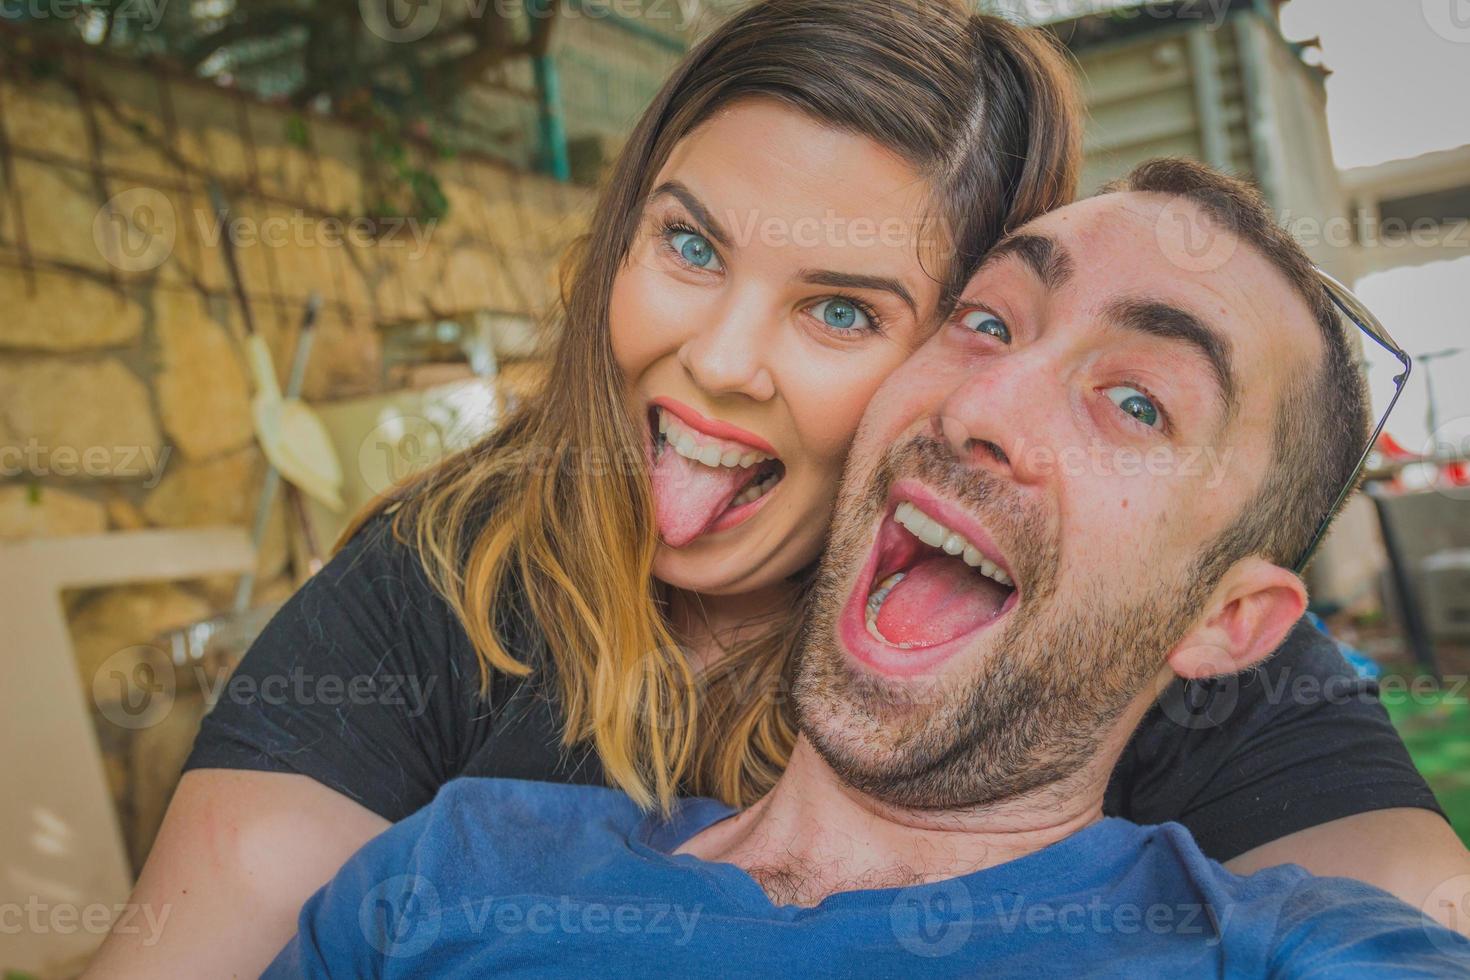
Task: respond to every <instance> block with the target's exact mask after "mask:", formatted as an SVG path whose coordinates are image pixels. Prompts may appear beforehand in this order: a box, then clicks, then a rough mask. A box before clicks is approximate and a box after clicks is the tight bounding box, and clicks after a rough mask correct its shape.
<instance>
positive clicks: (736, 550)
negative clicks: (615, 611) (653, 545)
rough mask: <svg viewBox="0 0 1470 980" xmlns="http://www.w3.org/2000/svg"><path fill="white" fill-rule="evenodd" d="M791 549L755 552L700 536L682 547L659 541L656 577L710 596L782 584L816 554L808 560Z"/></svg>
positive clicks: (813, 557)
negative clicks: (788, 552) (791, 553)
mask: <svg viewBox="0 0 1470 980" xmlns="http://www.w3.org/2000/svg"><path fill="white" fill-rule="evenodd" d="M787 551H788V549H785V548H782V549H779V550H778V551H776V552H762V553H760V554H757V553H754V552H753V551H752V549H751V548H750V547H749V546H742V543H741V542H738V541H713V540H711V541H706V540H704V539H703V538H698V539H696V540H694V541H692V542H691V543H690V544H689V545H687V546H686V547H683V548H671V547H669V546H668V545H665V544H660V545H659V546H658V551H657V552H655V554H654V556H653V577H654V578H656V579H658V580H659V581H660V582H662V583H664V584H665V585H668V586H672V587H673V588H676V589H680V590H682V591H684V592H697V593H699V594H700V595H707V596H739V595H747V594H750V593H753V592H759V591H761V590H763V589H768V588H771V587H772V586H776V585H782V584H784V583H786V581H787V580H788V579H789V578H790V577H791V576H792V575H794V574H796V573H797V572H798V571H800V570H801V569H802V568H804V567H806V565H808V564H810V562H811V561H812V560H814V559H815V558H816V556H817V552H816V550H815V549H812V553H811V555H810V556H808V557H807V559H806V560H805V561H802V560H800V556H794V557H793V556H792V555H790V554H787V553H786V552H787Z"/></svg>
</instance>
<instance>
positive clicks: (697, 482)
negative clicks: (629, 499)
mask: <svg viewBox="0 0 1470 980" xmlns="http://www.w3.org/2000/svg"><path fill="white" fill-rule="evenodd" d="M690 414H691V415H692V414H693V413H692V412H691V413H690ZM648 424H649V429H650V432H651V435H652V456H653V458H652V460H651V464H650V467H651V468H650V472H651V479H652V483H653V496H654V507H655V510H656V513H657V518H658V533H659V537H660V538H661V539H662V540H663V542H664V543H665V544H667V545H669V546H670V547H674V548H682V547H684V546H685V545H687V544H689V543H690V542H692V541H693V540H694V539H695V538H698V537H699V536H700V535H702V534H706V533H712V532H715V531H724V530H727V529H729V528H732V527H734V526H736V525H737V524H740V523H742V522H744V521H745V520H747V519H748V518H750V517H752V516H753V515H754V514H755V512H756V511H757V510H759V509H760V508H761V507H762V506H764V504H765V502H766V501H767V499H769V497H770V494H771V492H772V491H773V490H775V489H776V486H777V485H778V484H779V483H780V482H781V478H782V477H784V476H785V475H786V466H785V464H783V463H782V462H781V460H779V459H777V458H776V457H775V456H773V455H771V454H769V453H767V452H764V451H763V450H761V449H757V448H756V447H754V446H751V445H749V444H747V443H745V442H741V441H739V440H736V439H731V438H726V437H723V436H721V435H718V434H711V433H710V432H708V431H705V429H707V428H714V427H715V426H716V425H717V423H711V422H710V421H709V420H706V419H703V418H702V417H695V418H684V417H681V416H680V415H679V414H677V413H676V412H674V411H672V410H670V409H669V408H667V407H665V406H664V405H660V404H655V405H653V406H652V407H650V408H649V411H648Z"/></svg>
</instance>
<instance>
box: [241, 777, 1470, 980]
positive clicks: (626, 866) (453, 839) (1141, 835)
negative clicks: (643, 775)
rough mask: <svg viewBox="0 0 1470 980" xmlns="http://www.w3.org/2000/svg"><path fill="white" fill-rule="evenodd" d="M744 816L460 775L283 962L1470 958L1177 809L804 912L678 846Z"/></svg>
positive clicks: (1377, 896) (1111, 968)
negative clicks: (646, 805) (1193, 826)
mask: <svg viewBox="0 0 1470 980" xmlns="http://www.w3.org/2000/svg"><path fill="white" fill-rule="evenodd" d="M732 812H733V811H732V810H731V809H730V808H728V807H726V806H723V805H722V804H720V803H717V802H715V801H712V800H685V801H683V802H682V803H681V804H680V805H679V807H678V808H677V810H676V812H675V813H674V815H673V817H672V819H669V820H665V819H661V818H658V817H650V816H649V815H647V814H645V813H644V812H642V811H640V810H639V809H638V808H637V807H636V806H635V805H634V804H633V803H632V802H631V801H630V800H629V799H628V798H627V797H626V796H624V795H623V794H621V793H619V792H616V791H613V790H609V789H602V788H598V787H588V786H569V785H560V784H552V783H539V782H526V781H521V780H505V779H459V780H455V781H453V782H450V783H448V784H447V785H445V786H444V788H443V789H442V790H441V791H440V792H439V795H438V796H437V797H436V798H435V800H434V802H433V803H432V804H430V805H429V806H427V807H425V808H424V809H423V810H420V811H419V812H418V813H416V814H414V815H413V816H412V817H409V818H408V819H407V820H404V821H403V822H401V823H398V824H396V825H394V826H393V827H391V828H389V829H388V830H387V831H385V832H384V833H383V834H382V835H381V836H379V837H377V838H376V839H374V840H372V841H370V842H369V843H368V844H367V845H366V846H364V847H363V849H362V850H361V851H359V852H358V853H357V854H356V855H355V856H353V857H352V859H351V860H349V861H348V862H347V864H346V865H345V866H344V867H343V868H342V870H341V871H339V872H338V873H337V876H336V877H335V878H333V879H332V881H330V882H328V883H327V884H326V886H324V887H323V888H322V889H321V890H320V891H318V892H317V893H316V894H315V895H314V896H312V897H311V899H310V900H308V901H307V903H306V905H305V906H304V907H303V908H302V910H301V917H300V921H299V925H298V933H297V935H296V937H295V938H294V939H292V940H291V943H290V944H289V945H288V946H287V947H286V948H285V949H284V950H282V951H281V953H280V955H279V956H277V957H276V960H275V962H274V963H272V964H271V966H270V968H269V969H268V970H267V971H266V973H265V975H266V976H267V977H286V976H290V977H297V976H308V977H326V976H332V977H345V976H358V977H362V976H392V977H482V976H491V975H497V976H498V975H502V974H517V973H519V974H526V975H535V976H538V977H578V978H581V977H587V976H625V975H626V976H671V977H673V976H677V977H705V976H751V977H762V978H766V977H772V976H785V975H793V976H834V977H835V976H843V977H850V976H875V977H909V976H915V975H922V976H925V977H949V976H956V977H958V976H967V977H973V976H978V975H984V976H989V977H995V976H1000V977H1012V976H1014V977H1027V978H1035V977H1046V976H1055V975H1066V976H1068V977H1069V978H1075V977H1128V978H1138V977H1169V978H1176V977H1195V976H1230V977H1250V978H1257V977H1266V976H1283V977H1309V976H1311V977H1315V976H1344V975H1346V976H1359V975H1368V974H1370V973H1377V974H1378V975H1381V976H1393V977H1401V976H1424V977H1452V976H1454V977H1463V976H1470V940H1467V939H1465V938H1464V937H1462V936H1460V935H1458V934H1457V933H1452V932H1450V931H1448V930H1446V929H1444V928H1441V927H1440V926H1438V925H1436V924H1434V923H1433V922H1432V921H1431V920H1429V919H1428V918H1426V917H1425V916H1423V915H1422V914H1421V913H1420V912H1419V911H1418V910H1417V909H1414V908H1411V907H1410V906H1408V905H1405V904H1403V903H1402V902H1399V901H1398V900H1397V899H1395V898H1393V897H1392V896H1390V895H1389V894H1387V893H1386V892H1383V891H1380V890H1378V889H1376V888H1372V887H1370V886H1368V885H1365V884H1362V883H1360V882H1356V881H1349V880H1347V879H1342V878H1317V877H1313V876H1311V875H1308V874H1307V873H1306V872H1305V871H1303V870H1302V869H1300V868H1296V867H1291V866H1287V867H1281V868H1273V869H1271V870H1268V871H1263V872H1261V873H1259V874H1255V875H1252V876H1250V877H1240V876H1238V875H1234V874H1231V873H1230V872H1228V871H1226V870H1225V869H1224V868H1223V867H1221V866H1220V865H1219V864H1217V863H1215V862H1213V861H1211V860H1209V859H1208V858H1206V857H1205V856H1204V855H1203V854H1202V853H1201V852H1200V850H1199V848H1198V847H1196V846H1195V843H1194V840H1193V839H1192V838H1191V837H1190V836H1189V834H1188V832H1187V831H1185V830H1184V829H1183V828H1182V827H1180V826H1178V825H1177V824H1165V825H1162V826H1156V827H1141V826H1138V825H1136V824H1132V823H1129V822H1127V821H1124V820H1117V819H1106V820H1101V821H1099V822H1098V823H1095V824H1093V825H1092V826H1090V827H1088V828H1087V829H1086V830H1083V831H1081V832H1080V833H1077V834H1074V835H1073V836H1071V837H1069V838H1067V839H1066V840H1064V841H1061V842H1060V843H1058V844H1054V845H1052V846H1051V847H1048V848H1046V849H1044V850H1041V851H1038V852H1036V853H1034V854H1030V855H1027V856H1026V857H1023V858H1020V859H1018V860H1015V861H1011V862H1008V863H1006V864H1002V865H999V866H997V867H994V868H988V869H986V870H984V871H977V872H975V873H973V874H968V875H963V876H961V877H958V878H952V879H949V880H946V881H942V882H938V883H935V884H931V885H918V886H914V887H909V888H877V889H863V890H859V891H849V892H841V893H839V894H835V895H832V896H830V897H829V898H827V899H826V900H825V901H823V902H821V903H820V904H819V905H817V906H815V907H813V908H798V907H795V906H777V905H773V904H771V902H770V900H769V899H768V898H767V897H766V894H765V892H764V891H762V890H761V888H760V886H759V885H758V884H757V883H756V882H755V880H754V879H752V878H751V877H750V876H749V875H747V874H746V873H745V872H744V871H742V870H740V869H739V868H737V867H735V866H734V865H731V864H721V863H712V862H708V861H702V860H699V859H698V858H695V857H692V856H690V855H677V854H673V853H672V852H673V851H674V850H675V849H677V848H678V847H679V845H680V844H682V843H683V842H684V841H686V840H688V839H690V838H691V837H693V836H694V835H695V834H697V833H699V832H700V831H701V830H704V829H705V828H706V827H709V826H711V825H712V824H714V823H715V822H717V821H719V820H722V819H724V818H725V817H727V816H729V815H730V814H731V813H732Z"/></svg>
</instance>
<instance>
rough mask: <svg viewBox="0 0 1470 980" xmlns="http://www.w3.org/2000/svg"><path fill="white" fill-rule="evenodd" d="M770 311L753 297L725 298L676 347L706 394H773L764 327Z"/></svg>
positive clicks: (761, 397)
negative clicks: (726, 301) (728, 301)
mask: <svg viewBox="0 0 1470 980" xmlns="http://www.w3.org/2000/svg"><path fill="white" fill-rule="evenodd" d="M775 319H776V314H775V313H773V312H772V311H771V310H770V309H769V308H767V307H765V306H764V305H763V304H759V303H756V302H754V301H750V300H747V301H743V302H734V303H731V304H728V305H727V306H726V307H725V308H724V309H723V310H721V312H720V315H719V316H718V317H717V318H716V319H714V320H712V321H710V322H708V323H706V324H705V325H704V326H702V327H700V328H699V329H697V330H695V331H694V332H693V333H691V334H690V336H689V337H688V338H687V339H686V340H685V341H684V343H683V345H682V346H681V347H680V348H679V363H680V364H682V365H683V366H684V370H686V371H688V372H689V375H690V377H692V378H693V379H694V382H695V384H697V385H699V387H700V388H702V389H703V390H704V391H707V392H709V393H710V394H712V395H745V396H746V397H747V398H752V399H754V400H756V401H767V400H769V399H770V398H772V397H774V396H775V394H776V381H775V378H774V377H773V376H772V374H771V366H770V364H769V363H768V358H769V354H770V344H769V342H768V338H767V337H766V336H765V335H766V332H767V331H766V328H767V327H768V326H769V325H770V324H772V323H774V322H775Z"/></svg>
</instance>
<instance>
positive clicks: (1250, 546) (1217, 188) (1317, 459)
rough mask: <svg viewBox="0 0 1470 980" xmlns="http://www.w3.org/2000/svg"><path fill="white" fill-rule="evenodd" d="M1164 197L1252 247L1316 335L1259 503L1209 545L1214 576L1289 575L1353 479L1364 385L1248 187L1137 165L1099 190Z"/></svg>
mask: <svg viewBox="0 0 1470 980" xmlns="http://www.w3.org/2000/svg"><path fill="white" fill-rule="evenodd" d="M1122 191H1134V192H1142V193H1152V194H1167V195H1170V196H1172V197H1178V198H1183V199H1184V200H1187V201H1189V202H1191V203H1192V204H1194V205H1195V206H1196V207H1198V208H1199V209H1200V211H1201V212H1203V213H1204V215H1205V216H1206V217H1207V218H1208V219H1209V220H1210V221H1211V222H1212V223H1213V224H1214V225H1215V226H1216V230H1217V231H1219V232H1221V233H1224V234H1230V235H1233V236H1235V237H1236V238H1238V239H1239V240H1240V241H1242V242H1243V243H1245V244H1246V245H1247V246H1249V247H1251V248H1253V249H1255V250H1256V252H1257V253H1259V254H1260V255H1261V256H1263V257H1264V258H1265V259H1266V260H1267V261H1269V262H1270V263H1271V265H1272V266H1273V267H1275V269H1276V270H1277V271H1278V272H1280V273H1281V274H1282V275H1283V276H1285V277H1286V281H1287V282H1288V283H1290V284H1291V287H1292V288H1293V290H1295V291H1296V293H1297V294H1298V295H1299V296H1301V298H1302V300H1303V301H1304V302H1305V303H1306V305H1307V309H1308V310H1309V311H1311V314H1312V318H1313V319H1314V320H1315V321H1316V322H1317V326H1318V328H1319V330H1320V332H1321V335H1322V342H1323V357H1322V362H1321V365H1320V367H1319V368H1318V370H1317V371H1315V372H1312V373H1310V374H1308V375H1306V376H1304V377H1301V378H1299V379H1297V380H1294V381H1293V382H1292V383H1291V384H1290V386H1289V387H1288V389H1287V391H1286V393H1285V395H1284V396H1283V398H1282V400H1281V404H1280V405H1279V406H1277V417H1276V429H1275V433H1274V436H1273V440H1272V447H1273V448H1272V460H1271V464H1270V467H1269V469H1268V470H1267V473H1266V478H1265V480H1264V481H1263V482H1262V484H1261V489H1260V491H1259V493H1258V494H1257V496H1256V499H1255V500H1253V501H1252V502H1250V503H1249V504H1247V505H1246V507H1245V509H1244V510H1243V511H1242V513H1241V514H1240V516H1239V517H1238V518H1237V519H1236V521H1235V523H1234V524H1232V525H1231V526H1230V527H1229V528H1228V529H1227V530H1226V531H1225V532H1224V533H1223V534H1221V535H1220V536H1219V537H1218V538H1217V539H1216V540H1215V541H1214V542H1213V544H1212V545H1211V546H1210V548H1209V549H1208V551H1207V554H1206V556H1205V559H1204V564H1205V566H1206V567H1207V568H1209V569H1211V570H1214V571H1216V572H1219V573H1223V571H1224V569H1226V568H1228V567H1229V566H1230V565H1233V564H1234V563H1235V562H1236V561H1238V560H1239V559H1241V558H1244V557H1246V556H1248V555H1260V556H1261V557H1263V558H1265V559H1266V560H1268V561H1270V562H1273V563H1275V564H1277V565H1281V566H1283V567H1287V568H1290V567H1292V566H1293V565H1294V564H1295V563H1296V561H1297V559H1298V558H1299V557H1300V556H1301V554H1302V552H1303V551H1304V550H1306V547H1307V545H1308V544H1309V543H1310V542H1311V539H1312V534H1313V533H1314V532H1315V531H1316V529H1317V525H1318V523H1319V522H1321V520H1322V519H1323V517H1324V516H1326V514H1327V512H1328V510H1329V508H1331V506H1332V504H1333V501H1334V500H1335V499H1336V497H1337V494H1338V493H1339V492H1340V491H1341V490H1342V488H1343V486H1344V485H1345V484H1347V483H1348V481H1350V480H1352V479H1353V474H1354V471H1355V470H1356V469H1357V465H1358V460H1359V459H1360V458H1361V456H1362V454H1363V448H1364V446H1365V445H1366V444H1367V439H1368V433H1369V432H1370V431H1371V430H1372V419H1371V415H1370V412H1369V408H1368V394H1367V386H1366V385H1365V383H1364V379H1363V375H1362V373H1361V372H1360V371H1359V370H1358V368H1357V364H1356V362H1355V359H1354V356H1353V351H1352V348H1351V347H1350V345H1349V344H1348V340H1347V335H1346V333H1345V332H1344V329H1343V324H1342V321H1341V320H1340V318H1339V317H1338V315H1337V309H1336V306H1335V305H1334V304H1333V302H1332V299H1331V298H1330V296H1329V295H1328V293H1327V289H1326V287H1325V286H1324V285H1323V283H1322V280H1321V279H1320V278H1319V277H1318V275H1317V273H1316V270H1315V268H1314V266H1313V264H1312V260H1311V259H1309V258H1308V257H1307V254H1306V252H1304V251H1303V250H1302V247H1301V245H1299V244H1297V242H1296V240H1295V239H1294V238H1292V237H1291V235H1290V234H1289V233H1288V232H1287V231H1286V230H1285V229H1284V228H1282V227H1281V226H1280V225H1279V224H1277V222H1276V218H1275V216H1274V215H1273V214H1272V213H1271V209H1270V207H1269V206H1268V205H1267V204H1266V201H1265V199H1264V198H1263V197H1262V196H1261V193H1260V191H1259V190H1257V189H1256V188H1255V186H1254V185H1252V184H1249V183H1247V182H1246V181H1243V180H1240V179H1238V178H1235V177H1231V176H1229V175H1228V174H1224V173H1221V172H1220V171H1218V170H1215V169H1214V168H1212V167H1208V166H1206V165H1204V164H1202V163H1198V162H1196V161H1194V160H1185V159H1179V158H1164V159H1158V160H1149V161H1147V162H1145V163H1142V164H1139V165H1138V166H1137V167H1135V168H1134V169H1133V171H1132V172H1131V173H1129V174H1128V176H1126V177H1124V178H1122V179H1121V180H1117V181H1114V182H1112V183H1110V184H1108V185H1107V186H1106V187H1104V188H1103V189H1102V191H1101V193H1104V194H1107V193H1114V192H1122Z"/></svg>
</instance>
